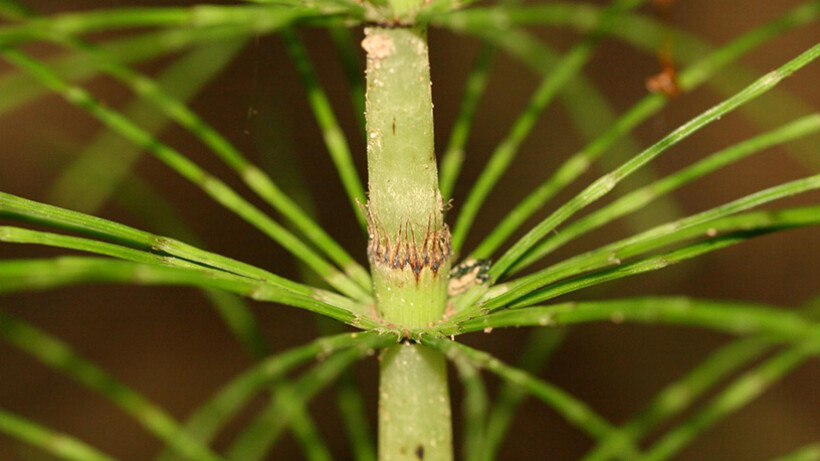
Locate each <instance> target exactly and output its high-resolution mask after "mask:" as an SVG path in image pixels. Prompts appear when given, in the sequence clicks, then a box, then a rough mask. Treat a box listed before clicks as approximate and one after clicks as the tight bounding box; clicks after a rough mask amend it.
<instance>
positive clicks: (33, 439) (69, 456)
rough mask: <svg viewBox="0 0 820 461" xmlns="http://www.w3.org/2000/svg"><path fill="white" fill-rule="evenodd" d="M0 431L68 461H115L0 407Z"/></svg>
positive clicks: (74, 440) (72, 439)
mask: <svg viewBox="0 0 820 461" xmlns="http://www.w3.org/2000/svg"><path fill="white" fill-rule="evenodd" d="M0 432H2V433H4V434H6V435H8V436H10V437H13V438H15V439H18V440H21V441H23V442H26V443H28V444H30V445H32V446H35V447H37V448H39V449H41V450H43V451H44V452H46V453H51V454H52V455H54V456H56V457H58V458H60V459H65V460H69V461H116V460H115V459H114V458H112V457H110V456H108V455H106V454H104V453H101V452H100V451H98V450H97V449H96V448H93V447H91V446H89V445H87V444H86V443H84V442H81V441H79V440H77V439H75V438H72V437H69V436H67V435H65V434H61V433H59V432H56V431H53V430H51V429H48V428H46V427H43V426H41V425H39V424H37V423H35V422H32V421H29V420H27V419H24V418H21V417H20V416H17V415H15V414H12V413H9V412H7V411H5V410H3V409H0Z"/></svg>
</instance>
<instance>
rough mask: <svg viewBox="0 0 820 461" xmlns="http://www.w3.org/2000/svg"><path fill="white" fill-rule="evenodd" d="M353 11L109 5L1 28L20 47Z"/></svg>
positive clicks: (333, 17) (324, 18)
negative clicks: (67, 38)
mask: <svg viewBox="0 0 820 461" xmlns="http://www.w3.org/2000/svg"><path fill="white" fill-rule="evenodd" d="M346 13H350V11H349V10H347V11H346V10H345V9H344V8H340V7H334V8H332V9H328V8H323V9H322V10H317V9H313V8H309V7H305V6H299V7H282V8H272V7H270V6H218V5H198V6H193V7H189V8H180V7H173V8H109V9H99V10H92V11H88V12H80V13H64V14H59V15H55V16H50V17H44V18H36V19H31V20H29V21H26V22H24V23H22V24H19V25H13V26H4V27H0V44H2V45H16V44H21V43H25V42H28V41H33V40H41V39H45V40H47V39H48V37H49V36H50V35H52V34H57V35H82V34H89V33H93V32H103V31H109V30H118V29H132V28H141V27H168V28H171V27H173V28H212V27H215V26H236V27H242V28H243V29H245V30H246V31H247V33H249V34H253V33H269V32H271V31H273V30H276V29H280V28H283V27H287V26H289V25H292V24H294V23H296V22H299V21H308V22H311V23H333V22H337V21H338V17H337V15H340V14H346Z"/></svg>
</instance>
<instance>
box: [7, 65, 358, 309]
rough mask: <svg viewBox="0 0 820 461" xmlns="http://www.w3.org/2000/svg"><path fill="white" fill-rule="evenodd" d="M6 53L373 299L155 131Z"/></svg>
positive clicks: (329, 275)
mask: <svg viewBox="0 0 820 461" xmlns="http://www.w3.org/2000/svg"><path fill="white" fill-rule="evenodd" d="M2 55H3V56H4V57H5V58H6V59H7V60H9V61H10V62H12V63H13V64H15V65H17V66H19V67H21V68H22V69H25V70H26V71H28V72H30V73H31V74H32V75H33V76H34V77H36V78H37V79H39V80H40V81H41V82H42V83H43V84H44V85H46V86H47V87H49V88H51V89H52V90H54V91H55V92H57V93H59V94H61V95H62V96H63V97H64V98H65V99H66V100H67V101H68V102H70V103H72V104H74V105H77V106H78V107H80V108H82V109H83V110H85V111H86V112H88V113H89V114H91V115H93V116H94V117H95V118H97V119H98V120H99V121H100V122H102V123H103V124H105V125H106V126H108V127H109V128H111V129H113V130H116V131H117V132H119V133H120V134H121V135H123V136H124V137H126V138H128V139H130V140H131V141H132V142H134V143H136V144H138V145H140V146H142V147H144V148H145V149H146V150H148V151H149V152H151V153H152V154H154V155H155V156H156V157H157V158H158V159H159V160H161V161H162V162H163V163H165V164H166V165H168V166H169V167H171V168H172V169H173V170H174V171H176V172H177V173H179V174H180V175H181V176H183V177H185V178H186V179H188V180H189V181H191V182H192V183H194V184H195V185H197V186H198V187H199V188H201V189H202V190H203V191H204V192H205V193H206V194H208V196H210V197H211V198H212V199H214V200H215V201H216V202H217V203H219V204H221V205H222V206H224V207H225V208H227V209H229V210H231V211H233V212H234V213H236V214H237V215H239V216H240V217H242V218H243V219H245V220H246V221H248V222H249V223H250V224H252V225H254V226H255V227H256V228H258V229H259V230H260V231H262V232H264V233H265V234H266V235H267V236H269V237H271V238H272V239H273V240H275V241H277V242H278V243H280V244H281V245H282V246H283V247H284V248H285V249H286V250H288V251H289V252H291V253H292V254H293V255H294V256H296V257H298V258H299V259H300V260H302V261H304V262H305V263H306V264H308V265H309V266H310V267H311V268H312V269H313V270H314V271H316V273H318V274H319V275H321V276H322V278H324V279H325V280H326V281H327V282H328V283H329V284H330V285H331V286H333V287H334V288H336V289H338V290H339V291H341V292H342V293H345V294H346V295H348V296H351V297H353V298H356V299H359V300H363V301H366V300H368V299H369V295H368V294H367V292H366V291H364V289H363V288H362V287H361V286H359V285H358V284H356V283H355V282H354V281H353V280H352V279H350V278H349V277H348V276H346V275H345V274H343V273H341V272H339V271H338V270H337V269H335V268H334V267H333V266H332V265H331V264H330V263H328V262H327V261H325V260H324V259H323V258H322V257H321V256H320V255H318V254H316V252H315V251H314V250H312V249H311V248H310V247H308V246H307V245H305V244H304V243H303V242H302V241H301V240H300V239H298V238H297V237H296V236H294V235H293V234H292V233H290V232H289V231H288V230H287V229H285V228H284V227H283V226H281V225H280V224H278V223H277V222H276V221H274V220H272V219H271V218H270V217H268V216H267V215H266V214H264V213H263V212H262V211H261V210H259V209H258V208H256V207H255V206H254V205H252V204H251V203H250V202H248V201H247V200H245V199H244V198H242V197H241V196H240V195H239V194H237V193H236V192H234V191H233V189H231V188H230V187H228V185H227V184H225V183H224V182H222V181H220V180H219V179H217V178H215V177H214V176H212V175H210V174H209V173H207V172H206V171H204V170H203V169H202V168H200V167H199V166H198V165H197V164H196V163H194V162H192V161H191V160H189V159H188V158H187V157H185V156H184V155H182V154H181V153H180V152H178V151H176V150H175V149H173V148H171V147H169V146H167V145H165V144H162V143H160V142H159V141H157V140H156V138H154V137H153V136H152V135H151V134H149V133H147V132H145V131H144V130H143V129H141V128H140V127H138V126H136V125H135V124H134V123H132V122H131V121H129V120H128V119H126V118H125V117H123V116H122V115H121V114H120V113H119V112H116V111H114V110H112V109H109V108H107V107H106V106H104V105H103V104H101V103H100V102H99V101H97V100H96V99H95V98H94V97H93V96H92V95H91V94H90V93H88V92H87V91H86V90H84V89H83V88H80V87H77V86H73V85H71V84H69V83H67V82H65V81H64V80H63V79H61V78H60V77H59V76H58V75H57V74H56V73H55V72H54V71H53V70H51V69H49V68H48V67H47V66H45V65H44V64H42V63H41V62H39V61H37V60H35V59H32V58H31V57H29V56H28V55H26V54H25V53H23V52H21V51H17V50H13V49H4V50H2Z"/></svg>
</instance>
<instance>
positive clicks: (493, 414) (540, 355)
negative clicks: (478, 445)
mask: <svg viewBox="0 0 820 461" xmlns="http://www.w3.org/2000/svg"><path fill="white" fill-rule="evenodd" d="M485 331H486V330H485ZM565 334H566V331H565V330H564V329H559V328H552V329H537V330H534V331H533V332H532V333H531V335H530V339H529V341H528V342H527V345H526V347H525V348H524V351H523V352H522V353H521V356H520V357H521V358H520V359H519V363H518V365H517V366H518V368H519V369H521V370H524V371H526V372H527V373H530V374H533V375H534V374H536V373H537V372H538V371H539V370H540V369H541V368H543V367H544V365H545V362H546V361H547V360H548V359H549V357H550V356H551V355H552V354H553V353H554V352H555V350H557V349H558V348H559V347H560V346H561V343H562V342H563V339H564V336H565ZM526 397H527V393H526V392H525V391H524V390H523V389H521V388H519V387H517V386H515V385H514V384H512V383H510V382H509V381H504V383H503V384H502V385H501V389H499V390H498V394H497V397H496V402H495V405H494V406H493V407H492V409H490V413H489V415H488V416H487V430H486V433H485V438H484V443H483V445H482V449H483V453H482V456H481V457H480V458H479V459H482V460H485V461H492V460H494V459H495V457H496V453H497V452H498V450H499V449H500V448H501V443H502V442H503V441H504V439H505V438H506V435H507V432H508V431H509V428H510V425H511V424H512V420H513V418H514V417H515V412H516V410H517V409H518V407H519V405H521V403H522V402H523V401H524V399H525V398H526ZM618 440H620V439H618Z"/></svg>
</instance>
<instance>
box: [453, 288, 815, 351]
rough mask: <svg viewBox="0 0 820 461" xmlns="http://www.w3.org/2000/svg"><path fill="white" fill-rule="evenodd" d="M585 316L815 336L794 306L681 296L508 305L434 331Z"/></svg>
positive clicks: (584, 319)
mask: <svg viewBox="0 0 820 461" xmlns="http://www.w3.org/2000/svg"><path fill="white" fill-rule="evenodd" d="M590 322H614V323H620V322H635V323H654V324H671V325H684V326H698V327H701V328H708V329H712V330H717V331H722V332H725V333H729V334H732V335H754V334H766V335H770V337H771V338H772V339H773V340H775V339H776V340H777V341H779V342H798V341H804V340H805V341H808V340H813V341H820V325H818V324H817V323H815V322H812V321H810V320H808V319H806V318H805V317H803V316H802V315H800V314H797V313H794V312H789V311H786V310H783V309H777V308H774V307H767V306H761V305H754V304H750V303H739V302H738V303H733V302H723V301H711V300H699V299H691V298H684V297H644V298H627V299H617V300H612V301H588V302H567V303H561V304H553V305H550V306H531V307H527V308H522V309H508V310H505V311H501V312H497V313H494V314H490V315H486V316H482V317H478V318H476V319H472V320H468V321H465V322H462V323H461V324H459V325H445V326H443V327H442V328H441V329H440V331H441V333H442V334H448V335H449V334H457V333H468V332H473V331H483V330H484V329H485V328H505V327H524V326H542V327H543V326H549V327H555V326H561V325H571V324H578V323H590ZM767 337H768V336H767Z"/></svg>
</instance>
